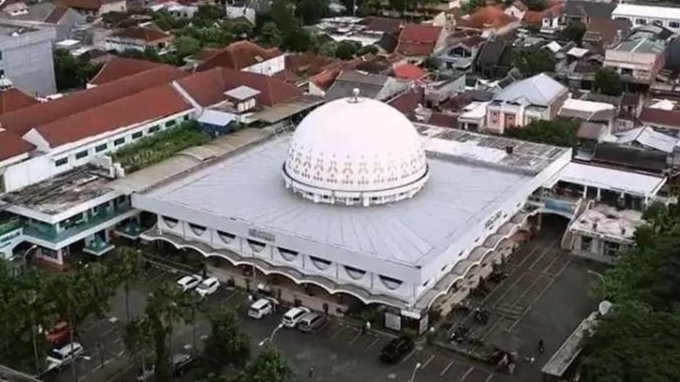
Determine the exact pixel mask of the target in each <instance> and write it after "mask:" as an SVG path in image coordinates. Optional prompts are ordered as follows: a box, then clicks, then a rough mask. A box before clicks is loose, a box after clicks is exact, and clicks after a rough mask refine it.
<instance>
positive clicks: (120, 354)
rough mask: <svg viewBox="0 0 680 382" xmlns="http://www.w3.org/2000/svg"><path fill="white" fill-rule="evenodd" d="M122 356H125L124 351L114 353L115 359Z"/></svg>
mask: <svg viewBox="0 0 680 382" xmlns="http://www.w3.org/2000/svg"><path fill="white" fill-rule="evenodd" d="M123 354H125V350H121V351H119V352H118V353H116V357H120V356H122V355H123Z"/></svg>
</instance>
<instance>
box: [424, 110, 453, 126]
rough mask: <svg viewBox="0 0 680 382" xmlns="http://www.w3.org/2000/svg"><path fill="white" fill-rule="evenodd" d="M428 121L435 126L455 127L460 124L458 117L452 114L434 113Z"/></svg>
mask: <svg viewBox="0 0 680 382" xmlns="http://www.w3.org/2000/svg"><path fill="white" fill-rule="evenodd" d="M427 123H429V124H430V125H435V126H441V127H452V128H455V127H457V126H458V117H456V116H455V115H451V114H444V113H432V115H431V116H430V119H428V120H427Z"/></svg>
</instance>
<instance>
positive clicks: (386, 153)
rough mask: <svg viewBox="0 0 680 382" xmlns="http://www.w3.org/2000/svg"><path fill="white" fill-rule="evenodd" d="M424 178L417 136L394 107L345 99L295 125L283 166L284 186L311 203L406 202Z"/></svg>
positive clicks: (421, 152)
mask: <svg viewBox="0 0 680 382" xmlns="http://www.w3.org/2000/svg"><path fill="white" fill-rule="evenodd" d="M427 176H428V166H427V160H426V158H425V151H424V150H423V147H422V144H421V142H420V138H419V136H418V132H417V131H416V129H415V127H414V126H413V125H412V124H411V122H410V121H409V120H408V119H407V118H406V117H405V116H404V115H403V114H402V113H400V112H399V111H398V110H396V109H394V108H393V107H391V106H389V105H387V104H385V103H382V102H379V101H375V100H372V99H368V98H362V97H358V96H355V97H349V98H343V99H338V100H335V101H332V102H329V103H327V104H325V105H323V106H321V107H319V108H317V109H316V110H314V111H313V112H311V113H310V114H309V115H308V116H307V117H306V118H305V119H304V120H303V121H302V122H301V123H300V125H299V126H298V127H297V130H296V131H295V133H294V135H293V139H292V141H291V145H290V149H289V150H288V157H287V159H286V162H285V164H284V168H283V177H284V180H285V184H286V187H287V188H290V189H292V190H293V191H294V192H296V193H299V194H301V195H302V196H303V197H305V198H308V199H312V200H314V201H315V202H326V203H342V204H362V205H364V206H368V205H371V204H383V203H388V202H393V201H396V200H400V199H404V198H409V197H411V196H413V195H414V194H415V193H416V192H418V190H420V189H421V188H422V187H423V185H424V184H425V181H426V180H427Z"/></svg>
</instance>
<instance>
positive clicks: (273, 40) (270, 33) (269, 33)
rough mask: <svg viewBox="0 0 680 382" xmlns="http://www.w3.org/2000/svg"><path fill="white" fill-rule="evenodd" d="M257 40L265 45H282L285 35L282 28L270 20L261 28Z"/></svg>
mask: <svg viewBox="0 0 680 382" xmlns="http://www.w3.org/2000/svg"><path fill="white" fill-rule="evenodd" d="M257 41H258V42H259V43H261V44H264V45H269V46H280V45H281V44H282V43H283V36H282V35H281V30H280V29H279V27H277V26H276V23H274V22H268V23H266V24H264V25H263V26H262V29H260V34H259V36H258V38H257Z"/></svg>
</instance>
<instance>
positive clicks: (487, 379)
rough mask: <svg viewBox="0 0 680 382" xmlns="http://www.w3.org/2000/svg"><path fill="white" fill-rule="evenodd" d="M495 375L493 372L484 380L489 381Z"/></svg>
mask: <svg viewBox="0 0 680 382" xmlns="http://www.w3.org/2000/svg"><path fill="white" fill-rule="evenodd" d="M493 376H494V375H493V374H489V376H488V377H486V379H485V380H484V382H489V381H490V380H491V378H493Z"/></svg>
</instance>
